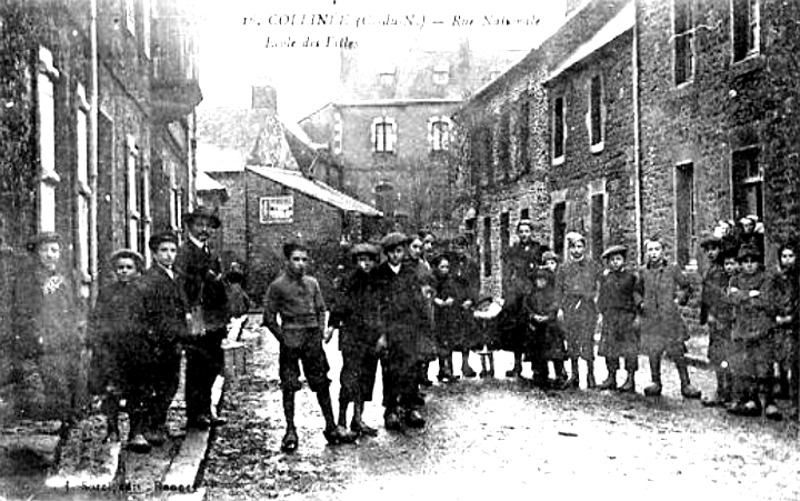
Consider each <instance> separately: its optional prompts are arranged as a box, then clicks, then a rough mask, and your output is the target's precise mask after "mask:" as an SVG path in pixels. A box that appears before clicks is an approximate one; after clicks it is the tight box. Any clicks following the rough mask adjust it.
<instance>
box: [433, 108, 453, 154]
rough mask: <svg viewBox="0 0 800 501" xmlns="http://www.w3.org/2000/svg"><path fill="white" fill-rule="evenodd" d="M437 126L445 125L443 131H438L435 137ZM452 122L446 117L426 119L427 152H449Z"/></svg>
mask: <svg viewBox="0 0 800 501" xmlns="http://www.w3.org/2000/svg"><path fill="white" fill-rule="evenodd" d="M437 124H444V125H446V126H447V127H446V129H445V130H441V129H439V132H438V135H437ZM452 130H453V122H452V120H450V119H449V118H448V117H446V116H444V115H441V116H433V117H430V118H429V119H428V151H429V152H431V153H438V152H445V151H450V142H451V133H452Z"/></svg>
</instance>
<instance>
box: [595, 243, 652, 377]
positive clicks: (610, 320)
mask: <svg viewBox="0 0 800 501" xmlns="http://www.w3.org/2000/svg"><path fill="white" fill-rule="evenodd" d="M627 254H628V249H627V248H626V247H625V246H623V245H612V246H611V247H609V248H608V249H606V250H605V252H603V256H602V257H603V259H605V260H606V264H607V267H608V268H607V272H606V273H604V274H603V276H602V278H601V282H600V291H599V294H598V299H597V309H598V310H599V311H600V314H602V315H603V317H602V318H603V320H602V322H603V329H602V332H601V334H600V350H599V353H600V355H601V356H603V357H605V359H606V368H607V369H608V377H607V378H606V380H605V381H603V382H602V383H601V384H600V386H598V388H599V389H601V390H616V389H617V371H618V370H619V367H620V365H619V359H620V358H622V359H624V360H625V370H626V371H627V372H628V377H627V378H626V379H625V383H624V384H623V385H622V386H621V387H620V388H619V390H620V391H623V392H634V391H635V390H636V386H635V385H636V380H635V374H636V371H637V370H638V369H639V361H638V358H637V357H638V354H639V332H638V326H637V325H636V324H638V321H639V320H638V317H637V315H638V313H639V311H640V309H641V305H642V290H641V284H640V283H639V281H638V279H637V278H636V275H634V274H633V273H631V272H630V271H627V270H626V269H625V259H626V257H627Z"/></svg>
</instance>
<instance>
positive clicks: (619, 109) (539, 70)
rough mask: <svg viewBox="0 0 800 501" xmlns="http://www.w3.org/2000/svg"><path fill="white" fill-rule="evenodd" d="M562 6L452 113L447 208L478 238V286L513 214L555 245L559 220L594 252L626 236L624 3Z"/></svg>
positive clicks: (491, 271)
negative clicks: (525, 50) (549, 26)
mask: <svg viewBox="0 0 800 501" xmlns="http://www.w3.org/2000/svg"><path fill="white" fill-rule="evenodd" d="M569 12H570V14H569V16H568V17H567V18H566V19H565V21H564V23H563V25H562V26H561V27H560V28H559V29H558V30H557V31H556V32H555V33H554V34H553V35H552V36H551V37H549V38H548V39H546V40H544V41H543V42H542V44H541V45H540V46H539V47H536V48H534V49H533V50H531V51H530V53H529V54H528V55H527V56H526V57H525V58H524V59H523V60H522V61H520V62H519V63H518V64H516V65H514V66H513V67H512V68H510V69H509V70H508V71H507V72H505V73H504V74H502V75H501V76H500V77H499V78H497V79H496V80H494V81H492V82H491V83H489V84H488V85H486V86H484V87H483V88H481V89H479V90H478V91H477V92H476V93H475V94H474V95H473V96H472V97H471V98H470V99H469V100H468V101H467V102H465V103H464V105H463V106H461V107H460V108H459V109H458V111H457V112H456V113H455V114H454V116H453V120H454V121H455V122H456V123H457V124H458V129H457V135H458V137H459V139H460V143H459V151H458V154H457V156H458V158H459V160H458V161H457V162H456V163H455V169H454V171H452V173H451V177H452V178H454V179H455V180H456V182H455V185H456V189H455V190H454V191H455V192H456V196H457V198H456V201H455V205H456V207H457V209H456V211H455V213H456V214H457V217H458V218H459V219H461V220H462V221H463V228H464V229H465V230H466V231H469V232H470V233H471V234H473V235H474V237H475V238H476V239H477V243H478V245H479V248H480V249H481V261H482V269H483V273H482V275H483V281H482V282H483V291H484V293H487V294H488V293H491V294H499V293H500V290H502V284H501V277H502V257H503V255H504V254H505V252H506V251H507V250H508V248H509V247H510V246H511V245H512V244H513V242H514V239H515V238H516V237H515V232H516V226H517V223H518V222H519V220H520V219H530V220H532V221H533V224H534V235H535V238H536V239H537V240H538V241H539V242H541V243H544V244H546V245H548V246H549V247H551V248H553V249H554V250H556V251H557V252H558V253H559V254H561V255H562V256H563V253H564V235H565V233H566V232H567V231H571V230H577V231H582V232H584V233H586V234H587V236H588V237H589V240H590V249H591V252H592V254H593V255H595V256H598V255H599V253H601V252H602V251H601V250H600V249H602V247H603V246H604V245H605V243H606V242H608V241H610V240H614V241H615V242H618V241H620V240H622V241H630V240H631V239H632V238H634V235H635V228H634V226H635V224H634V218H633V208H632V206H631V203H632V189H631V184H630V174H631V172H632V169H631V166H632V163H633V160H632V157H633V137H632V122H630V116H631V95H632V91H631V89H632V83H631V73H630V60H631V48H630V47H631V31H632V30H631V28H632V25H633V9H632V4H631V2H630V1H612V0H605V1H597V0H595V1H593V2H588V3H584V4H583V5H581V6H574V7H573V8H572V9H570V11H569ZM556 110H557V111H556ZM556 130H558V131H559V132H558V133H556V132H555V131H556Z"/></svg>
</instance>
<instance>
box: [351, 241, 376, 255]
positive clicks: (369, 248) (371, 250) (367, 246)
mask: <svg viewBox="0 0 800 501" xmlns="http://www.w3.org/2000/svg"><path fill="white" fill-rule="evenodd" d="M361 254H369V255H370V256H375V257H377V256H380V255H381V250H380V248H379V247H378V246H377V245H373V244H371V243H369V242H361V243H358V244H355V245H354V246H352V247H351V248H350V255H351V256H353V257H355V256H358V255H361Z"/></svg>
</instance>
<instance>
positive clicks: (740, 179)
mask: <svg viewBox="0 0 800 501" xmlns="http://www.w3.org/2000/svg"><path fill="white" fill-rule="evenodd" d="M758 155H759V149H758V147H751V148H746V149H742V150H739V151H734V152H733V159H732V169H731V175H732V176H733V210H734V215H735V216H736V217H737V218H740V217H744V216H746V215H748V214H755V215H756V216H758V217H759V219H761V220H763V218H764V195H763V182H764V175H763V173H762V172H761V168H760V167H759V164H758Z"/></svg>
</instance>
